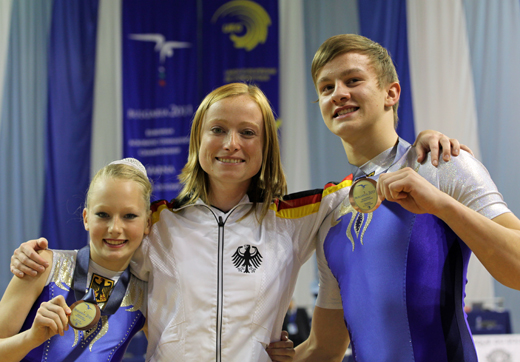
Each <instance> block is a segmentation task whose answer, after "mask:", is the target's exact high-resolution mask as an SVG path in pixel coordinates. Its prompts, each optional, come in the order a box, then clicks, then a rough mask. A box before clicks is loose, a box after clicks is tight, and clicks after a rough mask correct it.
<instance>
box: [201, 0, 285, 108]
mask: <svg viewBox="0 0 520 362" xmlns="http://www.w3.org/2000/svg"><path fill="white" fill-rule="evenodd" d="M202 13H203V17H202V19H203V26H202V34H203V35H202V39H203V40H202V41H203V44H202V46H201V52H202V61H203V65H202V68H201V71H202V74H203V94H207V93H209V92H211V91H212V90H213V89H215V88H217V87H219V86H221V85H223V84H227V83H232V82H240V81H246V82H248V83H254V84H256V85H257V86H259V87H260V88H261V89H262V91H263V92H264V93H265V95H266V96H267V98H268V99H269V101H270V102H271V105H272V106H273V110H274V111H275V113H276V112H278V109H279V108H278V102H279V99H278V98H279V60H278V58H279V57H278V55H279V50H278V46H279V45H278V44H279V42H278V0H257V1H249V0H233V1H229V0H215V1H205V2H204V5H203V11H202ZM215 54H218V56H214V55H215Z"/></svg>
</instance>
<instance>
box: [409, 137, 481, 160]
mask: <svg viewBox="0 0 520 362" xmlns="http://www.w3.org/2000/svg"><path fill="white" fill-rule="evenodd" d="M414 146H416V148H417V162H422V161H423V160H424V159H425V158H426V155H427V154H428V152H431V162H432V165H434V166H438V165H439V157H440V155H441V153H442V159H443V160H444V161H449V160H450V158H451V156H458V155H459V153H460V150H461V149H463V150H464V151H467V152H469V153H471V154H472V155H473V152H472V151H471V149H470V148H469V147H468V146H465V145H462V144H460V143H459V141H458V140H457V139H455V138H449V137H448V136H446V135H444V134H442V133H441V132H438V131H434V130H426V131H422V132H421V133H419V134H418V135H417V139H416V140H415V143H414Z"/></svg>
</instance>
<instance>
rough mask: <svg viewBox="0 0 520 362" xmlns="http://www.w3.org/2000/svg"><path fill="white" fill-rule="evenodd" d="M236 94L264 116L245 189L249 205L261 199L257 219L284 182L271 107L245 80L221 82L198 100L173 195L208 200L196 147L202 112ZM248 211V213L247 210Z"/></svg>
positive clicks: (280, 192)
mask: <svg viewBox="0 0 520 362" xmlns="http://www.w3.org/2000/svg"><path fill="white" fill-rule="evenodd" d="M240 95H247V96H249V97H250V98H251V100H253V101H254V102H255V103H256V104H258V106H259V107H260V110H261V111H262V116H263V120H264V131H265V137H264V144H263V154H262V167H261V168H260V171H259V172H258V173H257V174H256V175H255V176H253V178H252V179H251V184H250V185H249V190H248V192H247V194H248V196H249V198H250V200H251V201H253V208H252V209H251V210H250V211H249V212H251V211H252V210H255V209H256V207H255V206H256V204H257V203H258V202H263V206H262V210H261V212H260V215H257V216H258V219H259V221H260V222H261V221H262V220H263V218H264V217H265V215H266V214H267V212H268V210H269V206H270V204H271V202H272V201H274V200H275V199H281V198H282V197H283V195H285V194H286V193H287V183H286V181H285V174H284V172H283V169H282V161H281V159H280V146H279V143H278V133H277V131H276V122H275V118H274V114H273V111H272V109H271V106H270V104H269V101H268V100H267V97H266V96H265V95H264V93H263V92H262V91H261V90H260V88H258V87H257V86H255V85H251V84H245V83H231V84H226V85H224V86H221V87H219V88H217V89H215V90H213V91H212V92H211V93H209V94H208V95H207V96H206V97H205V98H204V100H203V101H202V103H201V104H200V106H199V108H198V109H197V112H196V113H195V116H194V118H193V122H192V126H191V135H190V147H189V155H188V162H186V165H185V166H184V168H183V169H182V172H181V174H180V175H179V180H180V182H181V183H182V184H183V185H184V187H183V189H182V190H181V192H180V193H179V196H178V197H177V199H178V200H180V201H183V202H187V203H193V202H195V201H197V200H198V199H199V198H200V199H202V201H204V202H205V203H209V200H208V195H209V178H208V175H207V174H206V172H204V170H203V169H202V167H201V165H200V162H199V150H200V144H201V130H202V124H203V122H204V116H205V115H206V112H207V111H208V109H209V107H211V106H212V105H213V104H215V103H216V102H218V101H220V100H222V99H225V98H228V97H236V96H240ZM248 214H249V213H248Z"/></svg>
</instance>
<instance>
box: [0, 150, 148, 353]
mask: <svg viewBox="0 0 520 362" xmlns="http://www.w3.org/2000/svg"><path fill="white" fill-rule="evenodd" d="M151 192H152V185H151V184H150V181H149V180H148V177H147V175H146V169H145V168H144V166H143V165H142V164H141V163H140V162H139V161H137V160H136V159H132V158H127V159H123V160H120V161H115V162H112V163H111V164H109V165H108V166H106V167H104V168H102V169H101V170H100V171H98V173H97V174H96V175H95V176H94V178H93V180H92V182H91V183H90V187H89V190H88V193H87V198H86V204H85V209H84V210H83V223H84V225H85V229H86V230H87V231H88V232H89V235H90V242H89V245H88V246H86V247H85V248H83V249H81V250H79V251H76V250H62V251H56V250H55V251H50V250H45V251H43V252H42V253H41V254H40V255H41V256H42V257H43V258H44V259H45V260H46V261H47V262H49V264H50V265H51V268H47V270H46V271H45V272H44V273H43V274H40V275H38V276H35V277H28V278H23V279H19V278H16V277H15V278H13V279H12V280H11V282H10V284H9V286H8V287H7V289H6V291H5V293H4V296H3V298H2V300H1V301H0V326H1V327H0V356H2V361H4V362H5V361H20V360H23V361H43V360H45V361H47V360H49V361H121V360H122V358H123V355H124V352H125V350H126V347H127V346H128V343H129V341H130V340H131V339H132V337H133V336H134V334H135V333H137V332H138V331H139V330H140V329H141V328H143V326H144V323H145V311H146V295H147V287H146V283H145V282H143V281H142V280H139V279H138V278H136V277H134V276H133V275H131V274H130V273H129V268H128V264H129V262H130V260H131V258H132V256H133V254H134V252H135V250H136V249H137V248H138V247H139V245H141V241H142V240H143V237H144V236H145V235H147V234H148V232H149V230H150V225H151V219H150V211H149V210H150V194H151ZM89 256H90V257H89ZM86 289H92V290H93V291H94V293H95V299H96V300H97V303H98V305H99V307H100V308H101V318H100V319H99V321H98V322H97V324H96V325H94V326H93V327H92V328H91V329H88V330H83V331H82V330H76V329H73V328H69V327H68V324H67V323H68V318H69V315H70V314H71V308H70V307H71V305H72V304H73V303H74V302H76V301H77V300H80V299H83V298H84V296H85V291H86ZM19 331H22V332H20V333H19Z"/></svg>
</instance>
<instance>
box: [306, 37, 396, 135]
mask: <svg viewBox="0 0 520 362" xmlns="http://www.w3.org/2000/svg"><path fill="white" fill-rule="evenodd" d="M350 52H355V53H360V54H364V55H366V56H367V57H368V59H369V61H370V64H371V65H372V66H373V67H374V70H375V72H376V76H377V81H378V85H379V88H383V87H384V86H386V85H388V84H390V83H394V82H399V78H398V76H397V71H396V70H395V65H394V62H393V61H392V58H391V57H390V54H388V51H387V50H386V49H385V48H383V47H382V46H381V45H380V44H379V43H376V42H375V41H372V40H370V39H368V38H366V37H364V36H361V35H356V34H340V35H335V36H332V37H330V38H328V39H327V40H325V42H324V43H323V44H321V46H320V47H319V48H318V50H317V51H316V54H314V59H313V60H312V64H311V74H312V81H313V82H314V87H315V88H316V90H317V84H316V81H317V79H318V73H319V72H320V70H321V68H323V67H324V66H325V65H326V64H327V63H329V62H330V61H332V60H333V59H334V58H336V57H337V56H338V55H342V54H345V53H350ZM398 106H399V102H397V103H396V104H394V105H393V106H392V108H393V111H394V127H397V122H398V116H397V108H398Z"/></svg>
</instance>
